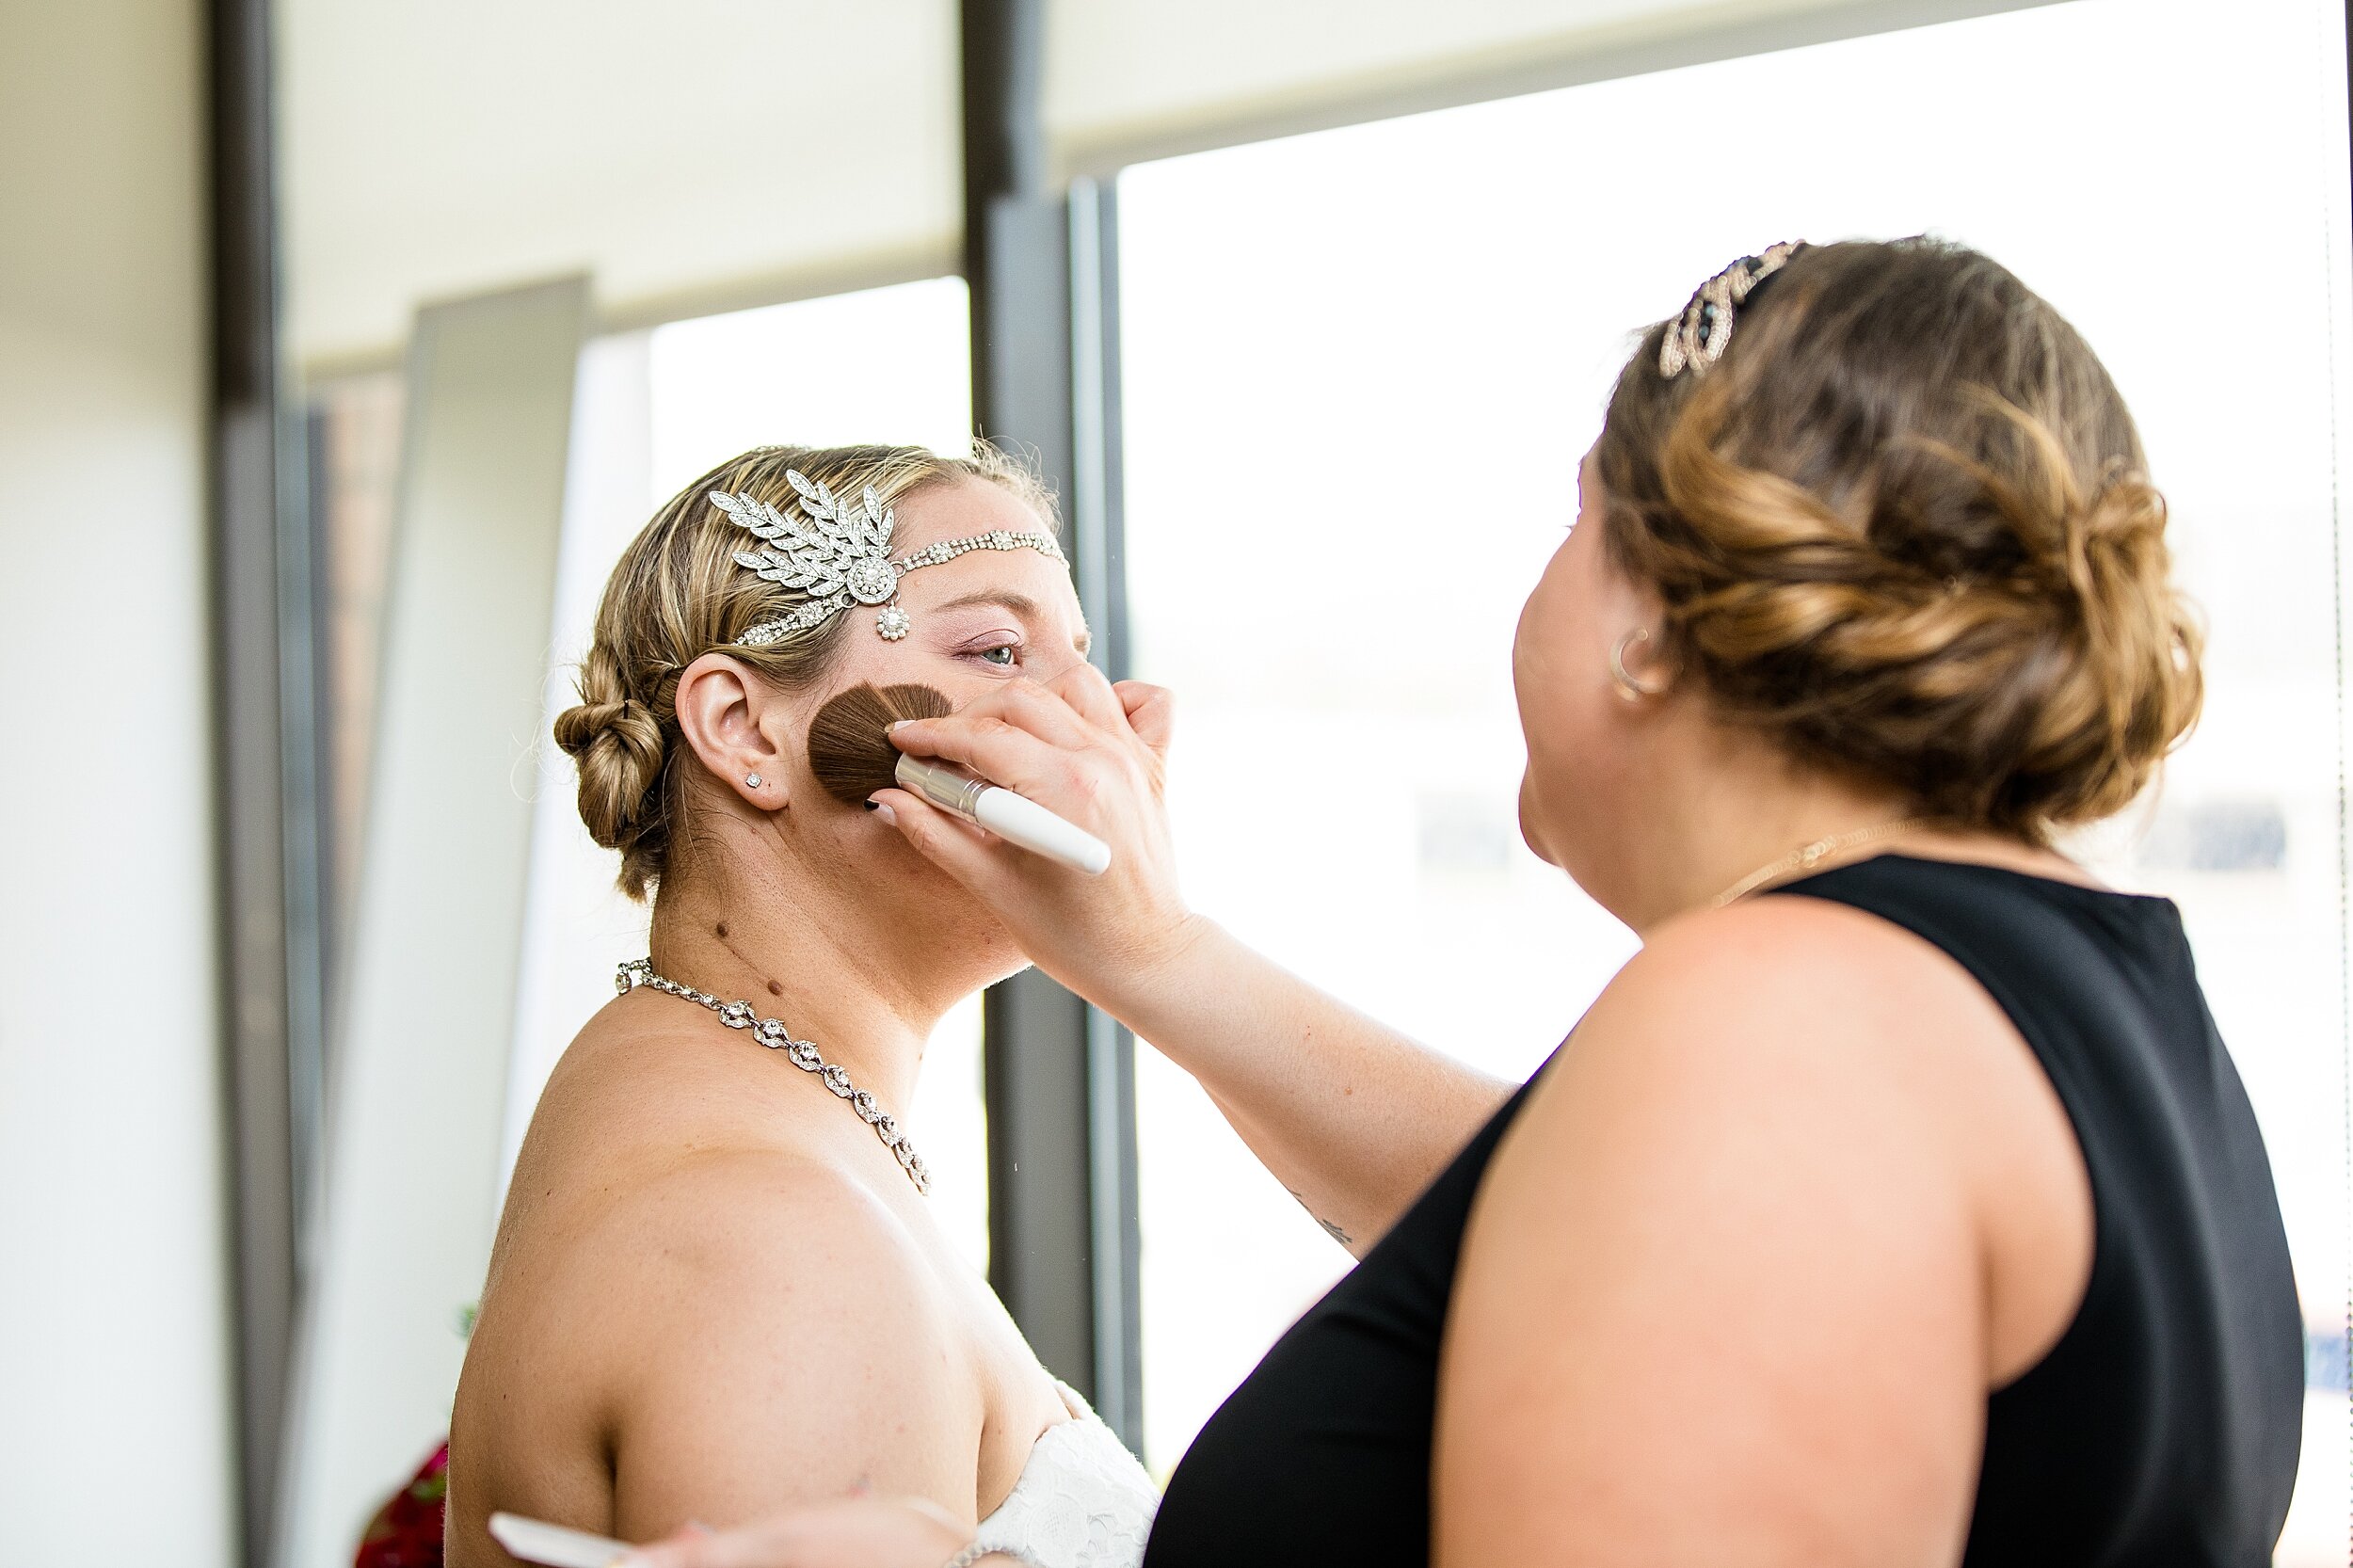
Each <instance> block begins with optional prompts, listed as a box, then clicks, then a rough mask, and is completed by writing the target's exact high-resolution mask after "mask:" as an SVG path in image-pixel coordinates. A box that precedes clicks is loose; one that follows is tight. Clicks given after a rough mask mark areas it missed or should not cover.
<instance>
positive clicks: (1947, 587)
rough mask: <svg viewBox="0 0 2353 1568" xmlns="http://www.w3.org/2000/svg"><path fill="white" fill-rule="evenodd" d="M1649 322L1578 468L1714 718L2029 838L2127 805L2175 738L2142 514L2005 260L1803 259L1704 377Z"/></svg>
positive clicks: (2073, 369)
mask: <svg viewBox="0 0 2353 1568" xmlns="http://www.w3.org/2000/svg"><path fill="white" fill-rule="evenodd" d="M1671 326H1672V323H1662V324H1660V325H1659V326H1657V327H1654V328H1652V329H1651V330H1650V331H1649V332H1648V333H1647V334H1646V335H1645V336H1644V338H1643V340H1642V344H1641V348H1640V349H1639V350H1638V351H1637V352H1636V353H1635V355H1634V358H1633V360H1632V361H1631V362H1630V363H1628V364H1627V366H1626V368H1625V371H1624V372H1623V373H1622V375H1621V376H1620V377H1619V380H1618V384H1617V389H1616V391H1615V392H1614V393H1613V394H1612V396H1611V398H1610V402H1609V414H1608V417H1607V419H1606V422H1605V424H1604V425H1603V429H1602V435H1601V440H1600V441H1599V443H1598V444H1597V445H1596V447H1595V453H1594V456H1595V461H1596V464H1597V466H1598V469H1599V474H1600V479H1601V488H1602V491H1603V506H1604V508H1605V511H1604V519H1605V520H1604V528H1605V531H1606V537H1607V540H1608V546H1609V553H1610V557H1611V559H1612V561H1613V562H1614V563H1615V564H1616V565H1617V566H1618V567H1619V568H1621V569H1623V570H1625V572H1627V573H1628V574H1629V575H1630V576H1631V577H1632V578H1633V580H1634V581H1636V582H1638V583H1640V584H1644V585H1646V586H1648V587H1649V588H1651V589H1652V590H1653V591H1654V592H1656V593H1657V596H1658V598H1659V599H1660V600H1661V601H1662V602H1663V604H1664V606H1665V616H1664V622H1665V624H1664V635H1663V638H1662V642H1663V648H1662V649H1661V651H1662V654H1663V655H1664V656H1665V657H1666V658H1668V659H1670V660H1672V661H1673V662H1674V664H1675V665H1676V666H1677V667H1679V668H1680V669H1682V670H1683V671H1685V672H1686V673H1687V674H1689V675H1691V676H1695V677H1696V678H1697V679H1698V680H1700V681H1701V682H1702V683H1703V685H1704V687H1705V692H1706V694H1707V695H1708V696H1709V698H1710V699H1711V701H1712V703H1713V705H1714V706H1715V707H1716V708H1717V710H1718V711H1720V712H1721V713H1722V714H1723V715H1724V716H1726V717H1728V718H1731V719H1733V720H1735V721H1737V722H1741V723H1744V724H1747V725H1750V726H1752V727H1753V728H1756V729H1758V730H1760V731H1763V732H1766V733H1768V734H1769V735H1771V736H1773V737H1775V738H1776V739H1778V740H1779V741H1780V742H1782V743H1783V744H1784V745H1785V747H1786V748H1787V749H1788V750H1789V751H1790V752H1791V753H1793V754H1794V755H1795V756H1797V757H1798V758H1799V759H1801V760H1804V761H1807V762H1810V763H1813V764H1816V765H1819V766H1823V767H1826V768H1828V769H1831V770H1833V771H1837V772H1841V773H1843V774H1845V775H1847V776H1860V777H1863V778H1865V779H1868V780H1872V781H1876V782H1878V783H1880V784H1881V785H1891V786H1894V787H1895V788H1896V789H1897V790H1899V791H1901V792H1903V793H1904V794H1905V795H1907V796H1908V797H1910V798H1911V799H1912V800H1913V802H1914V803H1915V807H1916V809H1917V810H1918V811H1919V812H1920V813H1921V814H1923V815H1928V816H1932V817H1935V818H1937V819H1939V820H1942V821H1944V822H1946V823H1948V824H1953V825H1957V826H1966V827H1973V828H1982V829H1990V830H1993V831H1996V832H2000V833H2004V834H2008V835H2011V836H2015V837H2017V838H2020V839H2023V840H2026V841H2028V842H2032V843H2041V842H2044V841H2046V840H2047V839H2048V837H2049V835H2050V833H2051V832H2052V831H2053V830H2054V829H2055V828H2058V827H2062V826H2066V825H2069V824H2076V823H2083V822H2089V821H2093V820H2096V819H2098V818H2100V817H2103V816H2106V815H2108V814H2110V813H2112V812H2114V811H2116V810H2118V809H2120V808H2122V807H2123V806H2125V805H2126V804H2128V803H2129V802H2130V801H2131V800H2132V799H2133V798H2134V797H2135V796H2136V795H2137V794H2138V793H2139V792H2140V791H2141V789H2142V788H2143V787H2144V786H2145V785H2146V784H2147V783H2148V782H2149V780H2150V779H2151V777H2152V776H2153V775H2154V773H2155V771H2156V769H2157V767H2158V766H2159V764H2160V763H2161V761H2162V760H2163V759H2164V757H2165V755H2166V753H2167V752H2168V751H2169V750H2170V749H2171V748H2172V746H2173V745H2174V744H2176V743H2177V742H2178V741H2179V740H2180V739H2181V738H2182V736H2183V735H2184V734H2185V733H2186V732H2187V730H2188V729H2189V728H2190V726H2191V725H2192V724H2193V723H2194V722H2195V721H2196V719H2197V717H2198V712H2199V706H2200V702H2201V678H2200V674H2199V654H2200V647H2201V637H2200V632H2199V628H2198V625H2197V623H2196V621H2195V620H2194V619H2193V617H2192V616H2191V614H2190V611H2189V608H2188V606H2187V605H2186V604H2185V601H2184V600H2182V598H2181V597H2180V596H2179V595H2178V594H2177V593H2176V592H2175V590H2174V588H2173V585H2172V582H2171V557H2170V554H2169V552H2168V550H2167V548H2166V540H2165V524H2166V505H2165V499H2164V497H2163V496H2162V495H2160V494H2159V493H2158V492H2157V490H2156V489H2155V488H2153V486H2152V485H2151V484H2150V482H2149V479H2148V477H2147V474H2146V471H2145V462H2144V459H2143V456H2142V453H2141V446H2140V438H2139V436H2138V434H2137V431H2136V430H2135V428H2134V425H2133V420H2132V416H2131V414H2130V413H2129V412H2128V411H2127V410H2126V408H2125V407H2124V401H2123V399H2122V397H2121V396H2120V395H2119V394H2118V392H2117V390H2116V387H2115V384H2114V383H2113V382H2112V381H2111V380H2110V379H2109V378H2108V374H2107V371H2106V369H2105V367H2104V366H2102V364H2101V363H2100V360H2099V359H2098V358H2097V357H2096V356H2095V355H2094V354H2093V353H2092V352H2091V349H2090V348H2089V345H2087V344H2085V342H2084V340H2083V339H2082V338H2081V337H2079V336H2078V335H2077V334H2076V332H2075V330H2074V329H2073V328H2071V327H2070V326H2069V325H2068V324H2067V323H2066V322H2065V321H2064V320H2062V319H2060V317H2059V315H2058V312H2056V311H2054V310H2052V309H2051V307H2050V306H2049V305H2047V304H2045V303H2044V302H2043V301H2042V300H2041V299H2040V298H2038V297H2037V296H2035V295H2033V294H2032V293H2030V292H2028V290H2027V289H2026V287H2025V284H2023V283H2021V282H2020V281H2019V280H2018V279H2017V278H2016V277H2015V276H2013V275H2012V274H2011V273H2010V272H2009V271H2008V270H2007V269H2005V268H2004V267H2002V266H1999V265H1997V264H1995V263H1993V261H1991V260H1989V259H1987V258H1986V257H1984V256H1981V255H1979V254H1977V252H1975V251H1973V250H1969V249H1966V248H1962V247H1960V246H1957V245H1951V244H1945V243H1941V242H1937V241H1933V240H1929V239H1907V240H1897V241H1894V242H1891V243H1884V244H1860V243H1858V244H1843V245H1831V246H1818V247H1808V248H1804V249H1801V250H1800V251H1799V252H1798V253H1797V254H1796V255H1795V256H1794V257H1793V258H1792V259H1791V260H1790V261H1789V262H1788V264H1786V266H1785V267H1784V268H1783V269H1782V270H1781V271H1780V272H1779V273H1777V274H1775V275H1774V276H1772V277H1771V278H1769V280H1766V281H1765V282H1763V283H1761V284H1759V285H1758V287H1757V289H1756V291H1755V293H1754V294H1753V296H1751V297H1750V299H1749V300H1748V301H1747V302H1746V303H1744V304H1743V305H1741V306H1740V308H1739V310H1738V313H1737V331H1736V332H1735V333H1734V334H1733V336H1732V338H1731V341H1730V343H1729V344H1728V345H1727V346H1726V347H1725V349H1724V353H1723V358H1722V359H1721V360H1719V361H1718V362H1716V363H1715V364H1714V365H1713V366H1710V367H1700V368H1697V369H1691V370H1686V371H1685V372H1684V373H1683V374H1680V375H1677V376H1666V375H1663V374H1662V373H1661V371H1660V368H1659V346H1660V343H1661V340H1662V338H1663V336H1664V334H1665V332H1666V331H1667V330H1668V329H1669V328H1670V327H1671Z"/></svg>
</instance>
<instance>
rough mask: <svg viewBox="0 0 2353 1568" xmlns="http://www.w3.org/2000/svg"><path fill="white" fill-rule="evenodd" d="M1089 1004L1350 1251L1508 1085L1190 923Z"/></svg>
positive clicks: (1390, 1218)
mask: <svg viewBox="0 0 2353 1568" xmlns="http://www.w3.org/2000/svg"><path fill="white" fill-rule="evenodd" d="M1105 989H1106V992H1107V994H1104V995H1099V996H1097V997H1096V998H1095V999H1094V1000H1096V1003H1097V1004H1098V1005H1100V1006H1101V1007H1103V1008H1104V1009H1105V1011H1107V1012H1109V1013H1111V1014H1112V1016H1115V1017H1117V1018H1118V1019H1119V1020H1120V1022H1122V1023H1124V1024H1126V1025H1127V1026H1128V1028H1129V1029H1131V1030H1133V1031H1134V1032H1135V1033H1136V1035H1137V1037H1138V1038H1139V1039H1142V1040H1144V1041H1146V1042H1148V1043H1149V1044H1151V1045H1152V1046H1153V1047H1155V1048H1158V1049H1159V1050H1160V1053H1161V1054H1162V1055H1164V1056H1166V1057H1167V1058H1168V1059H1169V1060H1170V1061H1172V1062H1174V1063H1176V1064H1177V1065H1178V1066H1180V1067H1182V1068H1184V1069H1185V1070H1186V1071H1187V1072H1189V1073H1191V1074H1192V1075H1193V1077H1194V1078H1195V1079H1196V1080H1199V1081H1200V1083H1201V1086H1202V1087H1203V1088H1204V1089H1206V1090H1208V1091H1209V1097H1210V1098H1211V1099H1212V1100H1214V1101H1216V1103H1217V1107H1218V1109H1219V1110H1220V1111H1222V1112H1225V1119H1226V1120H1227V1121H1229V1122H1231V1123H1232V1124H1233V1127H1234V1130H1235V1131H1237V1132H1239V1133H1240V1134H1241V1137H1242V1141H1243V1142H1244V1143H1246V1144H1249V1145H1250V1150H1251V1152H1252V1153H1253V1154H1255V1155H1257V1157H1258V1159H1259V1160H1260V1161H1261V1162H1262V1163H1264V1164H1265V1166H1266V1167H1267V1169H1268V1170H1269V1171H1271V1172H1273V1175H1274V1177H1275V1179H1276V1180H1278V1181H1280V1182H1281V1183H1282V1184H1283V1185H1284V1186H1285V1187H1286V1188H1287V1189H1289V1192H1291V1194H1292V1196H1294V1197H1296V1198H1298V1199H1299V1201H1300V1202H1301V1203H1302V1204H1303V1205H1305V1207H1306V1208H1307V1211H1308V1212H1309V1213H1310V1214H1312V1215H1314V1216H1315V1218H1316V1220H1317V1222H1318V1223H1319V1224H1321V1225H1322V1226H1323V1227H1324V1228H1325V1229H1326V1230H1328V1231H1330V1232H1331V1233H1332V1234H1333V1236H1334V1237H1335V1238H1337V1240H1339V1241H1340V1243H1341V1244H1342V1245H1343V1246H1346V1247H1347V1248H1348V1249H1349V1250H1350V1251H1351V1252H1353V1253H1355V1254H1357V1255H1358V1256H1362V1255H1363V1253H1364V1252H1365V1250H1366V1249H1367V1248H1369V1246H1371V1245H1372V1243H1373V1242H1374V1241H1376V1240H1379V1239H1380V1237H1381V1236H1382V1234H1383V1233H1384V1232H1385V1231H1386V1230H1387V1229H1388V1228H1389V1226H1390V1225H1391V1224H1394V1223H1395V1222H1396V1220H1397V1218H1398V1216H1399V1215H1400V1214H1401V1213H1402V1212H1403V1211H1404V1209H1405V1208H1406V1206H1407V1205H1408V1204H1410V1203H1412V1202H1413V1201H1414V1199H1415V1198H1416V1197H1417V1196H1418V1195H1419V1194H1420V1192H1421V1190H1422V1189H1423V1188H1424V1187H1425V1186H1427V1185H1428V1184H1429V1182H1430V1180H1431V1178H1432V1177H1433V1176H1436V1175H1437V1174H1438V1172H1439V1171H1440V1170H1442V1169H1443V1168H1444V1167H1445V1165H1446V1163H1447V1161H1448V1160H1451V1159H1453V1157H1454V1156H1455V1154H1456V1153H1457V1152H1459V1151H1460V1150H1461V1148H1462V1146H1463V1145H1464V1144H1465V1143H1467V1142H1469V1140H1470V1137H1471V1135H1472V1134H1473V1133H1474V1132H1476V1131H1478V1129H1479V1128H1480V1127H1481V1125H1483V1124H1484V1123H1485V1121H1486V1120H1487V1118H1488V1117H1489V1116H1490V1115H1492V1114H1494V1112H1495V1110H1496V1108H1497V1106H1498V1105H1500V1104H1501V1103H1502V1102H1503V1100H1504V1098H1505V1097H1506V1096H1508V1095H1509V1093H1510V1087H1509V1086H1508V1085H1506V1084H1503V1083H1501V1082H1498V1081H1497V1080H1494V1079H1491V1078H1488V1077H1486V1076H1485V1075H1484V1074H1481V1073H1477V1072H1474V1071H1472V1070H1471V1069H1470V1068H1468V1067H1465V1066H1464V1065H1463V1064H1461V1063H1459V1062H1455V1061H1453V1060H1451V1059H1450V1058H1448V1057H1445V1056H1442V1055H1440V1054H1439V1053H1438V1052H1436V1051H1434V1050H1432V1049H1431V1048H1428V1047H1426V1046H1422V1045H1418V1044H1417V1043H1416V1042H1414V1041H1413V1040H1410V1039H1408V1038H1406V1037H1405V1036H1404V1035H1402V1034H1400V1033H1398V1032H1396V1031H1395V1030H1392V1029H1390V1028H1388V1027H1386V1026H1385V1025H1383V1024H1380V1023H1377V1022H1375V1021H1374V1020H1373V1019H1371V1018H1369V1017H1366V1016H1364V1015H1363V1014H1361V1013H1359V1012H1357V1011H1356V1010H1355V1009H1353V1008H1352V1007H1349V1006H1348V1005H1346V1004H1345V1003H1343V1002H1341V1001H1339V1000H1337V999H1336V998H1334V997H1331V996H1328V995H1326V994H1325V993H1323V992H1321V991H1319V990H1317V989H1316V988H1315V987H1314V986H1312V985H1310V984H1307V983H1306V982H1305V981H1304V980H1301V979H1300V978H1299V977H1298V976H1296V975H1294V974H1292V973H1290V972H1289V970H1287V969H1284V968H1281V967H1280V966H1279V965H1276V964H1274V963H1273V962H1272V961H1270V960H1269V959H1267V958H1265V957H1264V956H1262V955H1261V954H1259V953H1257V952H1254V951H1253V950H1251V949H1250V948H1248V947H1246V946H1244V945H1243V944H1242V943H1241V942H1240V941H1237V940H1236V939H1235V938H1234V937H1233V936H1231V935H1229V934H1228V933H1227V932H1226V931H1225V930H1224V929H1223V928H1222V927H1220V926H1218V925H1216V924H1215V923H1213V922H1211V921H1209V920H1193V921H1191V922H1189V923H1188V927H1187V929H1186V931H1185V933H1184V936H1183V938H1182V940H1181V941H1179V942H1178V943H1177V944H1174V945H1173V946H1172V948H1171V950H1170V952H1168V953H1167V954H1166V955H1165V956H1164V957H1161V958H1160V959H1158V960H1157V961H1155V962H1153V963H1151V964H1148V965H1144V966H1142V967H1140V968H1137V969H1135V970H1132V971H1130V973H1129V974H1128V976H1127V977H1125V978H1124V979H1123V981H1122V982H1120V983H1119V984H1115V985H1113V986H1110V987H1106V988H1105Z"/></svg>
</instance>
